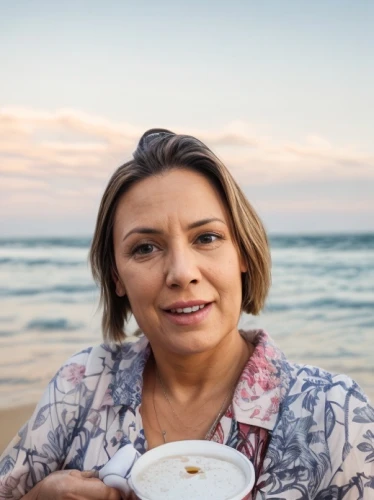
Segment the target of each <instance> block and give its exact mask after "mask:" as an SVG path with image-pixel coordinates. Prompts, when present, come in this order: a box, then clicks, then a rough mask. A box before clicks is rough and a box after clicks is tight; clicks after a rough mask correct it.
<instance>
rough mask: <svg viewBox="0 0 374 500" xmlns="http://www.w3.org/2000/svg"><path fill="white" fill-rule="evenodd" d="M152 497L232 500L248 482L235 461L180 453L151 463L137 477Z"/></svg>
mask: <svg viewBox="0 0 374 500" xmlns="http://www.w3.org/2000/svg"><path fill="white" fill-rule="evenodd" d="M137 483H138V487H139V489H140V490H141V491H142V493H143V494H144V496H145V497H146V498H149V499H150V500H161V499H162V500H176V499H178V500H191V499H194V500H210V499H211V500H213V499H214V500H228V499H230V498H233V497H235V495H237V494H238V493H240V492H241V491H242V490H243V488H244V487H245V485H246V477H245V474H244V473H243V471H242V470H241V469H240V468H239V467H238V466H236V465H235V464H233V463H232V462H229V461H226V460H221V459H218V458H213V457H209V456H202V455H178V456H172V457H167V458H161V459H159V460H156V461H155V462H154V463H152V464H150V465H149V466H148V467H147V468H146V469H145V470H143V472H142V473H141V474H139V476H138V478H137Z"/></svg>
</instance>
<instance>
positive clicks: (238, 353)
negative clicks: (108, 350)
mask: <svg viewBox="0 0 374 500" xmlns="http://www.w3.org/2000/svg"><path fill="white" fill-rule="evenodd" d="M152 350H153V355H154V360H155V367H154V370H155V376H158V377H159V378H160V379H161V381H162V385H163V386H164V387H165V390H166V391H167V393H168V394H169V395H170V396H171V397H172V399H173V400H174V401H176V402H177V403H179V404H180V405H187V404H189V403H191V402H196V401H197V400H200V401H201V400H206V398H210V397H212V396H213V397H214V395H215V394H220V393H222V392H223V391H224V392H227V391H229V390H233V389H234V387H235V384H236V382H237V380H238V378H239V376H240V374H241V373H242V371H243V369H244V366H245V364H246V362H247V361H248V359H249V357H250V356H251V355H252V353H253V350H254V347H253V346H252V345H251V344H249V343H248V342H247V341H245V340H244V339H243V338H242V337H241V335H240V333H239V332H238V331H237V330H236V331H235V332H233V333H232V334H230V335H227V336H226V337H225V338H224V339H223V341H222V342H221V343H220V344H219V345H217V346H216V347H215V348H214V349H212V350H210V351H208V352H202V353H196V354H192V355H185V356H182V355H178V354H174V353H170V352H165V351H163V350H161V349H157V346H152Z"/></svg>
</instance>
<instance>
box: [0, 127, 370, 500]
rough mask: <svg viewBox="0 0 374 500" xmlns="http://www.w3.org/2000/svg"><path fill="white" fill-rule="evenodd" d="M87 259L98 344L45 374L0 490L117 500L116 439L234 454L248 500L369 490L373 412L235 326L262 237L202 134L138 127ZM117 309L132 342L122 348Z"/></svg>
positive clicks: (261, 289) (8, 455)
mask: <svg viewBox="0 0 374 500" xmlns="http://www.w3.org/2000/svg"><path fill="white" fill-rule="evenodd" d="M91 266H92V270H93V275H94V277H95V279H96V280H97V281H98V283H99V284H100V289H101V301H102V305H103V321H102V325H103V332H104V337H105V339H106V341H107V342H106V343H105V344H103V345H101V346H99V347H94V348H91V349H87V350H85V351H83V352H81V353H79V354H77V355H75V356H73V357H72V358H71V359H70V360H69V361H68V362H67V363H66V364H65V365H64V366H63V367H62V368H61V369H60V370H59V371H58V373H57V375H56V376H55V378H54V379H53V380H52V381H51V382H50V384H49V386H48V388H47V390H46V392H45V394H44V396H43V398H42V400H41V401H40V403H39V405H38V407H37V409H36V410H35V413H34V415H33V417H32V418H31V420H30V421H29V422H28V424H27V425H26V426H25V427H24V428H23V429H22V430H21V431H20V434H19V437H18V438H16V441H14V442H13V443H11V444H10V446H9V447H8V449H7V451H6V452H5V453H4V455H3V457H2V460H1V464H0V474H1V477H2V479H1V483H0V498H7V499H10V498H14V499H16V498H17V499H18V498H21V497H24V498H25V499H38V500H44V499H50V498H54V499H63V498H77V499H88V500H91V499H92V500H94V499H96V498H97V499H113V500H115V499H117V498H120V496H119V493H118V492H117V491H116V490H115V489H113V488H109V487H107V486H105V485H104V484H103V483H102V482H101V481H100V480H99V479H97V478H95V475H96V473H97V471H98V470H100V469H101V468H102V467H103V466H104V465H105V464H106V463H107V462H108V460H109V459H110V458H111V457H112V456H113V455H114V454H115V453H116V451H117V450H118V449H120V448H121V447H123V446H124V445H126V444H128V443H129V442H130V443H132V444H133V445H134V447H135V448H136V449H137V450H138V451H139V452H140V453H144V452H145V451H147V450H148V449H151V448H153V447H156V446H159V445H161V444H163V443H165V442H170V441H175V440H181V439H212V440H215V441H218V442H220V443H225V444H228V445H229V446H232V447H234V448H236V449H238V450H240V451H241V452H242V453H244V454H245V455H246V456H248V457H249V458H250V460H251V461H252V462H253V465H254V467H255V471H256V478H257V479H256V487H255V490H254V491H253V494H252V497H253V499H256V500H259V499H264V498H266V499H278V500H279V499H287V500H288V499H301V498H302V499H319V500H321V499H330V498H331V499H332V498H336V499H343V500H348V499H354V498H365V499H369V498H374V467H373V464H374V432H373V431H374V410H373V408H372V407H371V406H369V404H368V401H367V399H366V397H365V396H364V395H363V393H362V392H361V390H360V388H359V387H358V386H357V385H356V384H355V383H354V382H353V381H352V380H350V379H349V378H348V377H346V376H344V375H337V376H333V375H331V374H329V373H327V372H325V371H323V370H321V369H318V368H314V367H310V366H300V365H297V364H293V363H290V362H288V361H287V359H286V358H285V357H284V355H283V354H282V353H281V352H280V351H279V349H278V348H277V347H276V346H275V345H274V344H273V343H272V341H271V340H270V338H269V337H268V336H267V334H266V333H264V332H262V331H248V332H244V331H239V330H238V327H237V325H238V320H239V316H240V313H241V312H242V311H244V312H246V313H251V314H258V313H259V312H260V310H261V309H262V307H263V305H264V301H265V298H266V295H267V292H268V288H269V284H270V256H269V249H268V243H267V238H266V234H265V231H264V229H263V226H262V224H261V222H260V220H259V219H258V217H257V215H256V214H255V212H254V210H253V209H252V207H251V206H250V204H249V203H248V201H247V200H246V198H245V197H244V195H243V193H242V192H241V190H240V189H239V187H238V186H237V185H236V183H235V181H234V180H233V179H232V177H231V175H230V174H229V172H228V171H227V169H226V168H225V166H224V165H223V164H222V163H221V162H220V161H219V160H218V159H217V157H216V156H215V155H214V154H213V153H212V152H211V151H210V150H209V149H208V148H207V147H206V146H205V145H204V144H202V143H201V142H200V141H198V140H197V139H195V138H193V137H189V136H184V135H175V134H173V133H172V132H169V131H167V130H162V129H154V130H150V131H148V132H146V133H145V134H144V135H143V137H142V138H141V140H140V142H139V145H138V147H137V149H136V151H135V153H134V158H133V159H132V160H131V161H129V162H128V163H126V164H124V165H123V166H122V167H120V168H119V169H118V170H117V171H116V172H115V173H114V175H113V177H112V178H111V180H110V182H109V185H108V187H107V189H106V191H105V193H104V196H103V199H102V202H101V206H100V209H99V214H98V219H97V225H96V230H95V234H94V238H93V242H92V247H91ZM130 312H131V313H132V314H133V315H134V316H135V319H136V320H137V323H138V325H139V328H140V330H141V331H142V332H143V333H144V336H142V337H141V338H140V339H139V340H138V341H137V342H136V343H126V344H121V341H122V340H123V338H124V333H123V325H124V322H125V321H126V319H127V318H128V315H129V314H130ZM130 495H131V493H129V495H128V497H130Z"/></svg>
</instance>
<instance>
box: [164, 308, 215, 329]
mask: <svg viewBox="0 0 374 500" xmlns="http://www.w3.org/2000/svg"><path fill="white" fill-rule="evenodd" d="M211 309H212V302H210V303H209V304H205V306H204V307H203V309H199V310H198V311H195V312H190V313H177V312H171V311H170V310H169V311H164V313H165V314H166V316H167V318H168V319H169V320H170V321H171V322H172V323H174V325H180V326H189V325H197V324H198V323H200V322H201V321H204V319H205V318H206V317H207V316H208V314H209V313H210V311H211Z"/></svg>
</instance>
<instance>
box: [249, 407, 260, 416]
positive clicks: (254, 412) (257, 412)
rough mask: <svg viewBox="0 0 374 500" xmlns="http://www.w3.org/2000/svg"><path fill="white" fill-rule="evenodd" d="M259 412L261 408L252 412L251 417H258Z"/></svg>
mask: <svg viewBox="0 0 374 500" xmlns="http://www.w3.org/2000/svg"><path fill="white" fill-rule="evenodd" d="M259 413H260V410H259V408H255V410H254V411H253V412H252V413H251V415H250V417H249V418H255V417H257V415H259Z"/></svg>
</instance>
